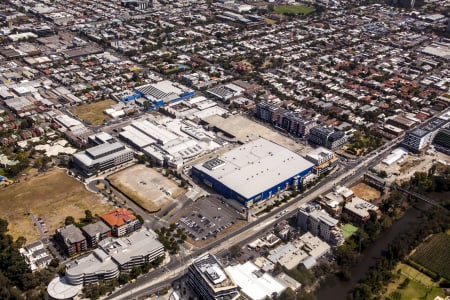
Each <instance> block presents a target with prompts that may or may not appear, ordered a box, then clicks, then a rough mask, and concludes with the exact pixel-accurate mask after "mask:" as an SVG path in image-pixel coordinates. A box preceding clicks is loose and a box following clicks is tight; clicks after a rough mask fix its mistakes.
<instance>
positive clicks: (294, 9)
mask: <svg viewBox="0 0 450 300" xmlns="http://www.w3.org/2000/svg"><path fill="white" fill-rule="evenodd" d="M314 11H315V9H314V8H312V7H309V6H304V5H280V6H277V7H275V12H276V13H277V14H295V15H300V14H301V15H309V14H311V13H313V12H314Z"/></svg>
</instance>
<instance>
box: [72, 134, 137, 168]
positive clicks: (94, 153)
mask: <svg viewBox="0 0 450 300" xmlns="http://www.w3.org/2000/svg"><path fill="white" fill-rule="evenodd" d="M131 160H133V151H131V149H129V148H127V147H125V146H124V145H123V144H122V143H119V142H117V141H112V142H107V143H103V144H100V145H98V146H94V147H91V148H89V149H87V150H85V151H81V152H78V153H76V154H74V155H73V162H74V165H75V167H76V168H77V169H78V170H79V171H80V172H81V173H82V174H83V175H85V176H87V177H89V176H92V175H95V174H98V173H99V172H102V171H106V170H108V169H111V168H113V167H117V166H120V165H122V164H124V163H127V162H129V161H131Z"/></svg>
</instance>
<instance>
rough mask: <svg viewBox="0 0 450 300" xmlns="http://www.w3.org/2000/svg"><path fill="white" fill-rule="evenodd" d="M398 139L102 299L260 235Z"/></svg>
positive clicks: (156, 285)
mask: <svg viewBox="0 0 450 300" xmlns="http://www.w3.org/2000/svg"><path fill="white" fill-rule="evenodd" d="M398 141H399V138H397V139H394V140H392V141H390V142H388V143H387V144H386V145H384V146H383V147H382V148H381V149H380V150H378V151H377V152H373V153H371V154H369V155H367V156H366V157H365V158H364V159H359V160H357V161H355V162H353V163H349V164H346V166H345V168H341V169H340V170H338V171H337V172H335V173H334V174H332V175H331V176H329V177H327V178H325V179H324V180H323V181H322V182H321V183H319V184H318V185H316V186H314V187H313V188H311V189H309V190H307V191H306V192H305V193H303V194H301V195H299V196H298V197H297V198H295V199H293V200H291V201H289V202H288V203H287V204H285V205H283V206H281V207H278V208H276V209H274V210H272V211H271V212H269V213H267V214H266V215H264V216H262V217H259V218H257V219H256V220H255V221H254V222H252V223H249V224H247V225H245V226H243V227H241V228H239V229H238V230H236V231H234V232H232V233H229V234H227V235H225V236H222V237H220V238H218V239H217V240H215V241H214V242H212V243H211V244H209V245H207V246H205V247H203V248H199V249H197V250H194V251H192V252H191V253H188V254H187V255H186V256H184V257H181V256H180V255H178V256H172V257H171V261H170V262H169V263H168V264H166V265H165V266H163V267H160V268H158V269H157V270H154V271H152V272H150V273H148V274H145V275H143V276H141V277H140V278H138V279H137V280H136V282H135V283H131V284H127V285H125V286H124V287H123V288H122V289H120V290H118V291H116V292H115V293H113V294H112V295H111V296H108V297H106V298H105V299H132V298H133V297H137V296H143V295H147V294H150V293H153V292H155V291H157V290H158V289H160V288H161V287H163V286H167V285H170V283H171V282H172V281H174V280H175V279H176V278H178V277H180V276H182V275H183V274H184V272H185V271H186V269H187V266H188V265H190V264H191V263H192V261H193V260H194V259H195V258H196V257H198V256H199V255H201V254H203V253H205V252H206V251H209V252H211V253H214V254H216V253H218V252H220V251H223V250H225V249H229V248H230V247H231V246H232V245H234V244H239V243H242V242H244V241H251V240H252V239H255V238H257V237H258V236H260V235H261V232H264V231H266V230H268V229H269V228H270V227H273V224H274V223H275V222H277V221H280V220H282V219H287V218H290V217H292V216H293V215H294V214H295V213H296V211H297V209H298V208H299V206H300V205H302V204H304V203H307V202H310V201H312V200H314V199H316V198H317V197H318V196H319V195H322V194H325V193H327V192H329V191H330V190H332V189H333V187H334V186H335V185H338V184H339V185H341V184H349V183H351V182H354V181H355V180H357V179H358V178H360V177H361V176H362V175H363V174H364V173H365V172H367V170H368V169H369V168H370V167H371V166H373V165H375V164H377V163H378V162H379V161H380V160H381V159H382V158H383V156H384V154H385V153H386V152H388V151H390V150H391V149H392V148H393V147H394V146H396V144H397V142H398ZM352 165H353V167H352ZM283 210H288V211H289V212H288V213H287V214H285V215H284V216H283V217H282V218H278V219H277V218H275V216H276V215H278V214H279V213H280V212H281V211H283Z"/></svg>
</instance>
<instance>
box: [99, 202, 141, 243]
mask: <svg viewBox="0 0 450 300" xmlns="http://www.w3.org/2000/svg"><path fill="white" fill-rule="evenodd" d="M100 218H101V219H102V220H103V222H105V223H106V224H107V225H108V226H109V227H110V228H111V231H112V235H113V236H115V237H121V236H124V235H127V234H130V233H132V232H134V231H136V230H138V229H139V228H141V226H142V224H141V222H140V221H139V220H138V218H136V216H135V215H133V212H132V211H131V210H128V209H126V208H116V209H114V210H112V211H110V212H108V213H106V214H103V215H101V216H100Z"/></svg>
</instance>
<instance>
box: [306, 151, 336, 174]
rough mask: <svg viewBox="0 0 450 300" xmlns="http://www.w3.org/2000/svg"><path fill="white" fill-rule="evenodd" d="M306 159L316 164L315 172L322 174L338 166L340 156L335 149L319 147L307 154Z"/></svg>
mask: <svg viewBox="0 0 450 300" xmlns="http://www.w3.org/2000/svg"><path fill="white" fill-rule="evenodd" d="M306 159H307V160H309V161H310V162H312V163H313V164H314V167H313V173H314V174H317V175H320V174H323V173H325V172H327V171H329V170H332V169H333V168H334V167H336V166H337V163H338V158H337V156H336V155H335V154H334V152H333V151H330V150H328V149H325V148H323V147H318V148H316V149H314V150H313V151H311V152H309V153H308V155H306Z"/></svg>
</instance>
